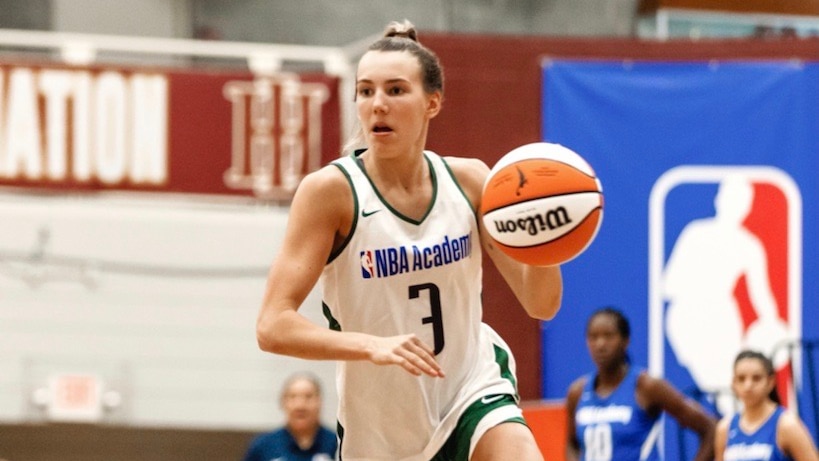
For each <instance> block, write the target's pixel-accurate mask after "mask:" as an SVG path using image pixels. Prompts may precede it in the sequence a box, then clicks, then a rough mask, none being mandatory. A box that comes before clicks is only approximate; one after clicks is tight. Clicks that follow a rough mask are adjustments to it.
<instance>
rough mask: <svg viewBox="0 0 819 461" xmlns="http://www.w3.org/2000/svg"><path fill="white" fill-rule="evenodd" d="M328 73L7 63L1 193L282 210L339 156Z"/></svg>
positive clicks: (2, 68)
mask: <svg viewBox="0 0 819 461" xmlns="http://www.w3.org/2000/svg"><path fill="white" fill-rule="evenodd" d="M338 88H339V79H338V78H337V77H333V76H329V75H325V74H293V73H282V74H279V75H275V76H272V77H254V76H253V75H252V74H250V73H239V72H222V71H213V70H196V69H194V70H189V69H185V70H156V69H152V68H138V69H137V68H124V67H122V68H120V67H70V68H69V67H64V66H50V65H41V64H36V65H27V64H20V63H0V185H10V186H22V187H36V188H47V189H58V190H63V189H72V190H147V191H158V192H178V193H207V194H230V195H237V194H238V195H255V196H257V197H260V198H272V199H286V198H289V197H290V195H291V194H292V192H293V190H294V189H295V186H296V185H297V184H298V183H299V181H300V180H301V179H302V177H303V176H304V175H305V174H306V173H308V172H309V171H313V170H315V169H317V168H318V167H320V166H321V165H322V164H324V163H326V161H327V160H329V159H332V158H335V157H336V156H337V155H338V153H339V151H340V148H341V139H340V120H341V119H340V105H339V98H338Z"/></svg>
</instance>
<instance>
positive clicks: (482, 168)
mask: <svg viewBox="0 0 819 461" xmlns="http://www.w3.org/2000/svg"><path fill="white" fill-rule="evenodd" d="M441 158H443V160H444V162H446V164H447V165H448V166H449V168H450V169H451V170H452V172H453V173H455V174H456V175H461V174H465V175H470V174H472V175H483V176H484V177H486V174H487V173H489V166H487V164H486V162H484V161H483V160H481V159H479V158H475V157H457V156H454V155H448V156H445V157H444V156H442V157H441Z"/></svg>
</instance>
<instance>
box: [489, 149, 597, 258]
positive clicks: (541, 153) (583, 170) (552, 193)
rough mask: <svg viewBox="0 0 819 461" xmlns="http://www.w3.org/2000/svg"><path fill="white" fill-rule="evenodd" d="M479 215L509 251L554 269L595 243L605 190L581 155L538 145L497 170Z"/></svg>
mask: <svg viewBox="0 0 819 461" xmlns="http://www.w3.org/2000/svg"><path fill="white" fill-rule="evenodd" d="M480 211H481V215H482V219H483V224H484V226H485V227H486V230H487V232H488V234H489V236H490V237H491V238H492V240H493V241H494V242H495V243H496V244H497V246H498V247H499V248H500V249H501V250H502V251H503V252H504V253H506V254H507V255H509V256H511V257H512V258H514V259H515V260H518V261H520V262H523V263H526V264H530V265H534V266H553V265H556V264H562V263H565V262H568V261H571V260H572V259H574V258H575V257H577V256H578V255H580V254H581V253H583V251H585V250H586V248H588V246H589V245H590V244H591V242H592V241H593V240H594V238H595V236H596V235H597V231H598V230H599V229H600V223H601V222H602V220H603V189H602V187H601V185H600V181H599V180H598V178H597V176H596V175H595V173H594V170H593V169H592V167H591V166H590V165H589V164H588V162H586V160H585V159H583V157H581V156H580V155H579V154H577V153H576V152H574V151H572V150H571V149H568V148H566V147H564V146H561V145H559V144H552V143H547V142H537V143H532V144H526V145H524V146H521V147H518V148H516V149H513V150H512V151H510V152H509V153H507V154H506V155H504V156H503V157H501V159H500V160H498V162H497V163H496V164H495V166H494V167H492V170H491V171H490V172H489V175H488V176H487V178H486V182H485V183H484V187H483V196H482V199H481V210H480Z"/></svg>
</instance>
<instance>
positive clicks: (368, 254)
mask: <svg viewBox="0 0 819 461" xmlns="http://www.w3.org/2000/svg"><path fill="white" fill-rule="evenodd" d="M359 258H360V259H361V277H363V278H365V279H371V278H373V277H375V265H374V263H373V252H372V250H364V251H362V252H361V254H360V255H359Z"/></svg>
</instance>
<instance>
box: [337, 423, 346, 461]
mask: <svg viewBox="0 0 819 461" xmlns="http://www.w3.org/2000/svg"><path fill="white" fill-rule="evenodd" d="M336 434H338V459H339V461H341V446H342V445H344V426H342V425H341V422H340V421H338V420H336Z"/></svg>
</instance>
